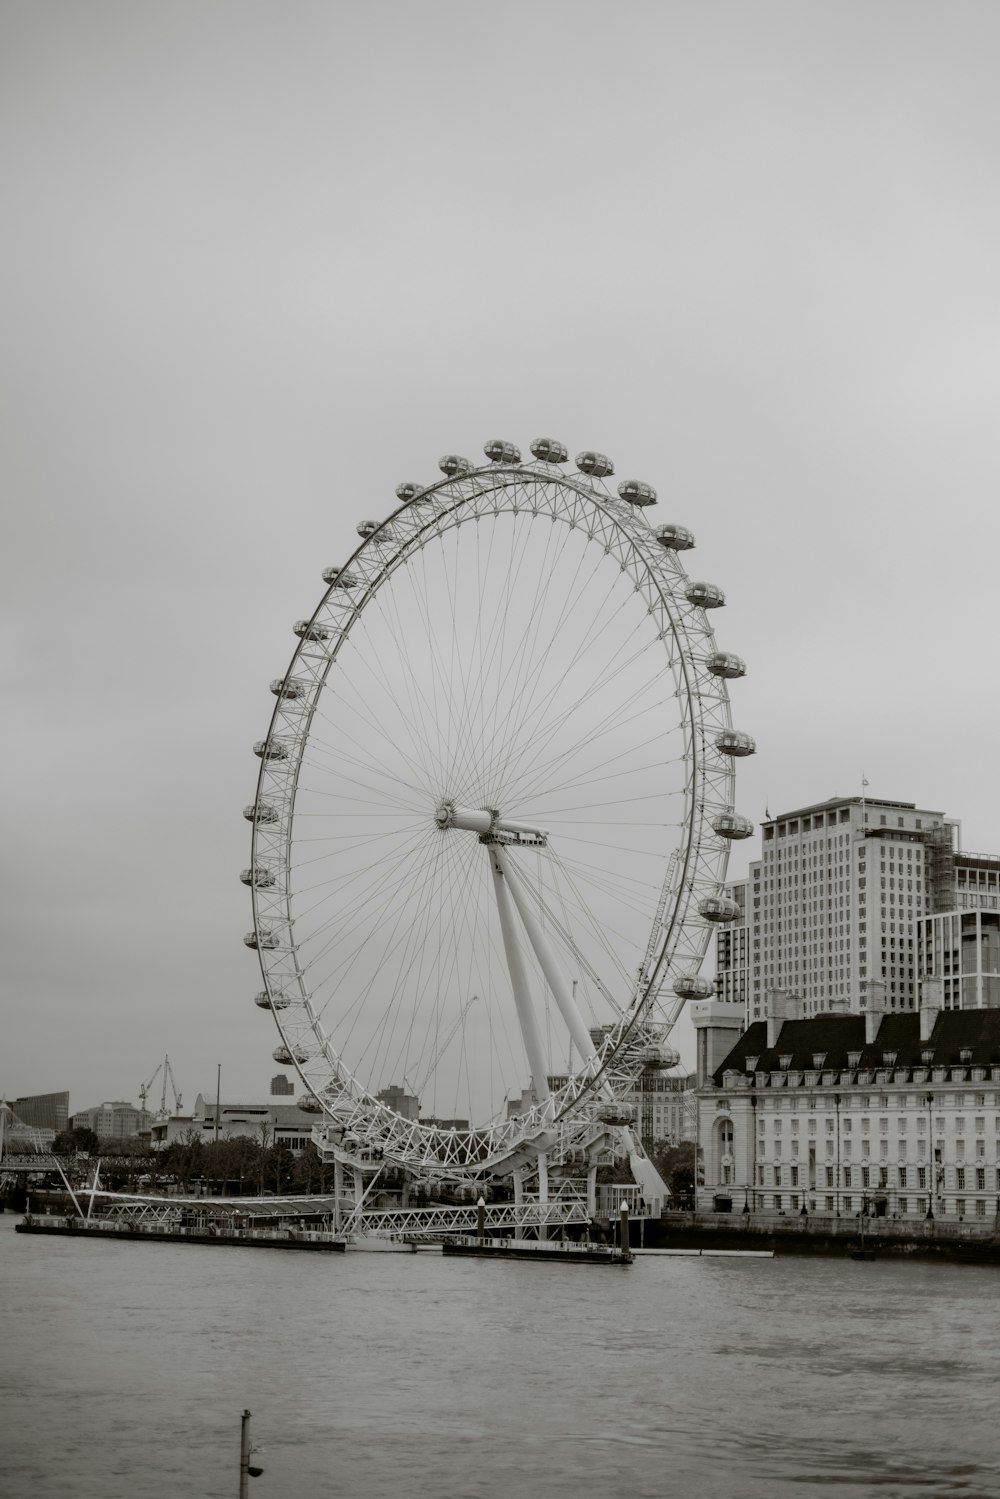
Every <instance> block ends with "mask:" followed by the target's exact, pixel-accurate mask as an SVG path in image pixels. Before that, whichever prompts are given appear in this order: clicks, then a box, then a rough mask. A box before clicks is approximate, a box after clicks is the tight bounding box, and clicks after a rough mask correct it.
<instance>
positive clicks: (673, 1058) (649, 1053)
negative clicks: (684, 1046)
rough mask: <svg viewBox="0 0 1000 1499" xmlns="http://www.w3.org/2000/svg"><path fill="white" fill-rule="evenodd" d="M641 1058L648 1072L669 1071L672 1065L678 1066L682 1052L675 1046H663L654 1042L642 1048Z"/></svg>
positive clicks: (640, 1051)
mask: <svg viewBox="0 0 1000 1499" xmlns="http://www.w3.org/2000/svg"><path fill="white" fill-rule="evenodd" d="M639 1058H640V1060H641V1062H642V1065H643V1066H644V1067H645V1068H646V1070H647V1072H668V1071H669V1070H670V1068H671V1067H676V1066H677V1064H678V1062H679V1061H680V1059H681V1054H680V1052H679V1051H678V1050H677V1048H676V1047H674V1046H662V1045H660V1044H658V1043H655V1042H654V1043H651V1044H650V1045H648V1046H643V1047H641V1048H640V1050H639Z"/></svg>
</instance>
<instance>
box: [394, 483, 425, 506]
mask: <svg viewBox="0 0 1000 1499" xmlns="http://www.w3.org/2000/svg"><path fill="white" fill-rule="evenodd" d="M421 498H426V499H430V495H426V496H425V495H424V487H423V485H422V484H397V485H396V499H397V500H401V501H402V503H403V504H404V505H409V504H412V503H413V502H414V501H415V500H419V499H421Z"/></svg>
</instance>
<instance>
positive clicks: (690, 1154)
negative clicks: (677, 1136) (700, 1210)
mask: <svg viewBox="0 0 1000 1499" xmlns="http://www.w3.org/2000/svg"><path fill="white" fill-rule="evenodd" d="M651 1154H652V1157H653V1164H654V1165H655V1166H656V1169H657V1171H658V1172H659V1173H660V1175H661V1176H662V1178H663V1180H664V1181H665V1182H666V1184H667V1186H668V1187H669V1188H670V1195H671V1197H672V1198H673V1200H674V1201H675V1203H676V1204H677V1206H678V1207H680V1206H682V1205H684V1204H687V1203H690V1202H693V1201H694V1141H693V1140H682V1141H681V1143H680V1144H679V1145H671V1143H670V1141H669V1140H657V1141H656V1143H655V1144H654V1146H653V1149H652V1152H651Z"/></svg>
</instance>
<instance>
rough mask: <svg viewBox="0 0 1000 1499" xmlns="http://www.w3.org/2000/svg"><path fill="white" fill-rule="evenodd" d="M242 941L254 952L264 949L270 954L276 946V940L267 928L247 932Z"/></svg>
mask: <svg viewBox="0 0 1000 1499" xmlns="http://www.w3.org/2000/svg"><path fill="white" fill-rule="evenodd" d="M243 941H244V942H245V943H246V945H247V947H252V948H254V949H255V950H256V951H260V949H261V948H266V949H267V950H268V952H271V951H273V949H274V948H276V947H277V945H278V939H277V937H276V936H275V935H274V933H273V932H272V930H271V928H270V927H269V926H262V927H261V929H260V931H259V932H247V933H246V935H245V936H244V938H243Z"/></svg>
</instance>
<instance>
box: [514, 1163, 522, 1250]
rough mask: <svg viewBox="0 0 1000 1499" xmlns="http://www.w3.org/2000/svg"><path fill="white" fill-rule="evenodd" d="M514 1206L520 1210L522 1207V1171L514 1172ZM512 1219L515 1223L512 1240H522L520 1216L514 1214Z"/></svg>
mask: <svg viewBox="0 0 1000 1499" xmlns="http://www.w3.org/2000/svg"><path fill="white" fill-rule="evenodd" d="M514 1206H515V1208H520V1207H523V1206H524V1172H523V1171H515V1172H514ZM514 1219H515V1222H514V1238H515V1239H523V1238H524V1229H523V1227H522V1225H521V1218H520V1214H518V1213H515V1214H514Z"/></svg>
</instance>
